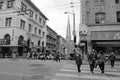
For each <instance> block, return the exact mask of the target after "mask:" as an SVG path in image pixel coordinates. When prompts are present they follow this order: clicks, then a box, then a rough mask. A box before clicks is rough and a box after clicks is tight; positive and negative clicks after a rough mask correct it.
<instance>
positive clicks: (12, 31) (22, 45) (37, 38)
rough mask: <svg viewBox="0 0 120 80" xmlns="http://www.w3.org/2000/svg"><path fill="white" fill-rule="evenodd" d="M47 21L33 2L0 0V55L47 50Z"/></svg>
mask: <svg viewBox="0 0 120 80" xmlns="http://www.w3.org/2000/svg"><path fill="white" fill-rule="evenodd" d="M47 20H48V18H47V17H46V16H45V15H44V14H43V13H42V12H41V11H40V10H39V9H38V8H37V7H36V6H35V5H34V4H33V2H31V0H0V54H1V55H4V54H6V55H11V53H12V51H15V50H16V51H18V55H19V56H23V55H24V54H23V53H24V52H25V51H26V52H28V51H36V50H38V51H40V50H41V47H44V48H45V47H46V21H47Z"/></svg>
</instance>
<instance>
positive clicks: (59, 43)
mask: <svg viewBox="0 0 120 80" xmlns="http://www.w3.org/2000/svg"><path fill="white" fill-rule="evenodd" d="M65 43H66V40H65V39H64V38H63V37H62V36H61V35H58V36H57V50H58V51H59V53H60V54H61V56H62V57H65Z"/></svg>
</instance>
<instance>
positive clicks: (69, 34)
mask: <svg viewBox="0 0 120 80" xmlns="http://www.w3.org/2000/svg"><path fill="white" fill-rule="evenodd" d="M66 40H67V41H70V40H71V29H70V19H69V15H68V23H67V32H66Z"/></svg>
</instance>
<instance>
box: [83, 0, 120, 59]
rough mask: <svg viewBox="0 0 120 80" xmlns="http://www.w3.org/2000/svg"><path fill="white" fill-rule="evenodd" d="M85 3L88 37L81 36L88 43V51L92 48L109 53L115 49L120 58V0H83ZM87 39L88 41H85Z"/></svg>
mask: <svg viewBox="0 0 120 80" xmlns="http://www.w3.org/2000/svg"><path fill="white" fill-rule="evenodd" d="M82 1H83V5H84V7H83V8H84V12H83V13H84V14H85V15H84V19H82V20H84V22H85V23H84V24H85V25H87V29H88V33H87V37H86V36H83V37H81V41H83V42H84V43H86V44H87V45H85V46H87V49H86V50H87V51H88V53H90V52H91V50H92V49H94V50H96V51H97V52H98V51H103V52H104V53H106V54H108V55H109V53H110V52H111V51H114V52H115V54H116V57H117V58H120V8H119V7H120V1H119V0H82ZM85 41H87V42H85Z"/></svg>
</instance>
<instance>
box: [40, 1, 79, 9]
mask: <svg viewBox="0 0 120 80" xmlns="http://www.w3.org/2000/svg"><path fill="white" fill-rule="evenodd" d="M78 3H80V2H75V3H73V4H78ZM66 5H71V4H70V3H67V4H61V5H53V6H48V7H44V8H41V9H48V8H54V7H61V6H66Z"/></svg>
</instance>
